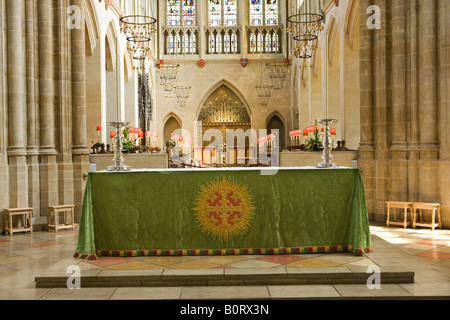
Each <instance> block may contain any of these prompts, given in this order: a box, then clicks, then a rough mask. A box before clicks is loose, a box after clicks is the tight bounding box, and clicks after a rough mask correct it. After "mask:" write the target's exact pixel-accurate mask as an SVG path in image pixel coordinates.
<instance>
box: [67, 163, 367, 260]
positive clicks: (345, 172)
mask: <svg viewBox="0 0 450 320" xmlns="http://www.w3.org/2000/svg"><path fill="white" fill-rule="evenodd" d="M370 251H371V239H370V232H369V221H368V215H367V208H366V201H365V194H364V186H363V182H362V177H361V172H360V170H359V169H351V168H339V169H326V170H324V169H316V168H313V167H311V168H273V167H265V168H223V169H222V168H221V169H212V168H209V169H171V170H167V169H148V170H132V171H129V172H92V173H90V174H89V176H88V180H87V184H86V192H85V199H84V204H83V209H82V216H81V220H80V230H79V236H78V245H77V250H76V253H75V256H77V257H81V258H85V259H96V258H97V256H113V257H118V256H120V257H127V256H129V257H132V256H196V255H197V256H203V255H280V254H302V253H306V254H307V253H325V252H352V253H354V254H355V255H364V254H366V253H368V252H370Z"/></svg>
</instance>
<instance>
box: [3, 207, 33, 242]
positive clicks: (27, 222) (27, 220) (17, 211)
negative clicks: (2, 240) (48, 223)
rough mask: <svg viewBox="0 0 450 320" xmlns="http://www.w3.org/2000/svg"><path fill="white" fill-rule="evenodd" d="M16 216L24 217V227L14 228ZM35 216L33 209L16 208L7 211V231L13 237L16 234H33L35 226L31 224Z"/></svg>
mask: <svg viewBox="0 0 450 320" xmlns="http://www.w3.org/2000/svg"><path fill="white" fill-rule="evenodd" d="M14 216H22V221H23V226H22V227H14V226H13V217H14ZM32 216H33V208H14V209H11V208H9V209H5V218H6V219H5V223H6V227H5V229H6V230H5V231H6V233H9V234H10V235H11V236H12V235H13V234H14V232H30V233H33V225H32V222H31V218H32Z"/></svg>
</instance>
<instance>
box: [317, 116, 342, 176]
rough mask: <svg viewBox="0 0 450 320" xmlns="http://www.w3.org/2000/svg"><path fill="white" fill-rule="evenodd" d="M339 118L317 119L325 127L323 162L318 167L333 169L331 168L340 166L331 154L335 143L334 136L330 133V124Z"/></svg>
mask: <svg viewBox="0 0 450 320" xmlns="http://www.w3.org/2000/svg"><path fill="white" fill-rule="evenodd" d="M337 121H338V120H337V119H318V120H316V122H317V123H320V124H322V125H323V126H324V127H325V129H324V137H323V156H322V160H323V161H322V162H321V163H319V164H318V165H317V168H320V169H331V168H338V167H339V166H338V165H337V164H335V163H333V161H332V159H333V156H332V155H331V149H332V145H333V141H332V137H331V134H330V125H332V124H333V123H336V122H337Z"/></svg>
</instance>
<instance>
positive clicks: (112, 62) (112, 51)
mask: <svg viewBox="0 0 450 320" xmlns="http://www.w3.org/2000/svg"><path fill="white" fill-rule="evenodd" d="M105 37H106V41H105V46H106V48H105V52H106V70H107V71H114V70H115V68H116V56H117V54H116V52H117V49H116V46H117V37H116V36H115V34H114V27H113V23H112V21H111V22H110V23H109V25H108V29H107V30H106V36H105Z"/></svg>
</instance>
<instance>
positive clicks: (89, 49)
mask: <svg viewBox="0 0 450 320" xmlns="http://www.w3.org/2000/svg"><path fill="white" fill-rule="evenodd" d="M92 1H93V0H86V1H83V14H84V22H85V25H86V53H87V54H88V55H89V56H92V55H93V54H94V51H95V48H96V47H97V39H98V38H99V35H100V33H101V32H100V26H99V20H98V15H97V11H96V9H95V8H96V6H95V5H94V4H93V3H92Z"/></svg>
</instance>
